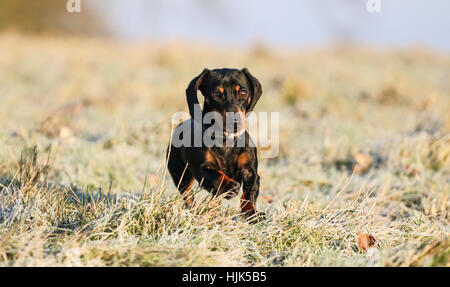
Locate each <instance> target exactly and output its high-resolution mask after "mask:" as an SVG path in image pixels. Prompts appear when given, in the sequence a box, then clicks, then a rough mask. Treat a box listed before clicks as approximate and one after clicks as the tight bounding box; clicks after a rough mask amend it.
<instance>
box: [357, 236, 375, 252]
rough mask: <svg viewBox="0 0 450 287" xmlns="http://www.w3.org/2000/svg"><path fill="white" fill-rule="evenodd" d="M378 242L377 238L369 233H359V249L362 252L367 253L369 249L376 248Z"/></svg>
mask: <svg viewBox="0 0 450 287" xmlns="http://www.w3.org/2000/svg"><path fill="white" fill-rule="evenodd" d="M376 243H377V241H376V240H375V237H373V236H372V235H370V234H368V233H363V232H358V248H359V250H361V251H364V252H365V251H367V249H369V247H374V246H375V244H376Z"/></svg>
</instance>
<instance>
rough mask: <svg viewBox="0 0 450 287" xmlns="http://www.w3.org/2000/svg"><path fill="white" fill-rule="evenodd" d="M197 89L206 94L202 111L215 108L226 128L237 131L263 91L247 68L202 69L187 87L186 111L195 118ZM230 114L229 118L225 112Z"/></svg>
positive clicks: (243, 124) (243, 126) (212, 110)
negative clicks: (187, 109)
mask: <svg viewBox="0 0 450 287" xmlns="http://www.w3.org/2000/svg"><path fill="white" fill-rule="evenodd" d="M197 90H200V91H201V92H202V94H203V96H204V97H205V101H204V104H203V113H204V114H205V113H208V112H217V113H219V114H220V115H221V117H222V120H223V127H225V128H226V130H227V131H228V132H237V131H239V130H242V128H245V116H246V114H247V113H249V112H251V111H252V110H253V108H254V107H255V105H256V102H258V100H259V98H260V97H261V94H262V88H261V84H260V83H259V81H258V80H257V79H256V78H255V77H253V76H252V75H251V74H250V72H249V71H248V70H247V68H244V69H242V70H237V69H215V70H208V69H204V70H203V72H202V73H201V74H200V75H198V76H197V77H195V78H194V79H193V80H192V81H191V83H190V84H189V86H188V88H187V89H186V97H187V102H188V105H189V113H190V114H191V117H192V118H194V105H196V104H199V102H198V98H197ZM231 115H232V116H233V119H228V121H227V116H231Z"/></svg>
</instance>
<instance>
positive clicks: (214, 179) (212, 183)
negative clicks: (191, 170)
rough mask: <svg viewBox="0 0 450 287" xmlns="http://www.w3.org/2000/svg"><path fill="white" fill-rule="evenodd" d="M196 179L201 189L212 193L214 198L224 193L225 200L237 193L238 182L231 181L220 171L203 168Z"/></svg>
mask: <svg viewBox="0 0 450 287" xmlns="http://www.w3.org/2000/svg"><path fill="white" fill-rule="evenodd" d="M198 177H199V178H198V180H199V182H201V185H202V187H203V188H205V189H207V190H210V191H212V192H213V193H214V194H215V195H216V196H220V195H222V194H224V193H225V194H226V195H225V198H227V199H229V198H232V197H234V196H236V195H237V193H238V192H239V187H240V184H239V182H237V181H235V180H233V179H231V178H230V177H229V176H227V175H226V174H225V173H224V172H223V171H221V170H218V169H211V168H209V167H204V168H202V169H201V172H200V174H199V176H198Z"/></svg>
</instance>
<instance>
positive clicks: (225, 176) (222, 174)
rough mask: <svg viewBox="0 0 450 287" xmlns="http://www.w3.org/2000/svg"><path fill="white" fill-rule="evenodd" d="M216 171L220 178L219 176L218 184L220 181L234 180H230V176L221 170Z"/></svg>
mask: <svg viewBox="0 0 450 287" xmlns="http://www.w3.org/2000/svg"><path fill="white" fill-rule="evenodd" d="M218 172H219V173H220V174H221V175H220V178H219V184H220V182H223V183H225V182H226V183H229V182H234V180H232V179H231V178H230V177H228V176H227V175H226V174H225V173H224V172H223V171H221V170H218Z"/></svg>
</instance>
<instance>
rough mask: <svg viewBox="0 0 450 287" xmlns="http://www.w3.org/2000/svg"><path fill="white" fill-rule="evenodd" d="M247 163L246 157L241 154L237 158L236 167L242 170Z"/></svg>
mask: <svg viewBox="0 0 450 287" xmlns="http://www.w3.org/2000/svg"><path fill="white" fill-rule="evenodd" d="M247 163H248V155H247V154H245V153H243V154H241V155H240V156H239V157H238V158H237V166H238V168H239V169H241V168H243V167H244V166H245V165H246V164H247Z"/></svg>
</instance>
